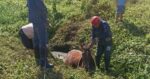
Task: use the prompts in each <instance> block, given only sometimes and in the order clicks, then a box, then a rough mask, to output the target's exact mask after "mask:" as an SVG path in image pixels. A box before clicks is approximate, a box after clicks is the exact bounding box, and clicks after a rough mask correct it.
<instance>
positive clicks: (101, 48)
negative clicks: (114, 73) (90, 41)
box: [95, 42, 112, 70]
mask: <svg viewBox="0 0 150 79" xmlns="http://www.w3.org/2000/svg"><path fill="white" fill-rule="evenodd" d="M111 47H112V44H111V43H106V44H104V43H100V42H99V43H98V46H97V53H96V57H95V58H96V59H95V60H96V65H97V67H98V68H100V66H99V65H100V60H101V56H102V54H103V53H104V59H105V69H106V70H108V68H109V64H110V56H111Z"/></svg>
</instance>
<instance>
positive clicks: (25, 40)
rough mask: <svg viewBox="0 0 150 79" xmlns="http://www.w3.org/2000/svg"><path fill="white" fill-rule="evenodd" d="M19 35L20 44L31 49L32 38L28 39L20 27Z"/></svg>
mask: <svg viewBox="0 0 150 79" xmlns="http://www.w3.org/2000/svg"><path fill="white" fill-rule="evenodd" d="M19 36H20V38H21V42H22V44H23V45H24V46H25V47H26V48H28V49H33V43H32V39H29V38H28V37H27V36H26V35H25V34H24V32H23V30H22V29H20V30H19Z"/></svg>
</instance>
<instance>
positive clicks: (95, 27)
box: [89, 16, 112, 71]
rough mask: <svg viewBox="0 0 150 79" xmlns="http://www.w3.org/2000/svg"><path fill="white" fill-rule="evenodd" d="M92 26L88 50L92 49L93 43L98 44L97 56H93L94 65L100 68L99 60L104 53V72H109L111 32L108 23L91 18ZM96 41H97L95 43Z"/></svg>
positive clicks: (96, 17)
mask: <svg viewBox="0 0 150 79" xmlns="http://www.w3.org/2000/svg"><path fill="white" fill-rule="evenodd" d="M91 24H92V38H91V42H90V44H89V48H92V47H93V45H94V43H95V42H98V46H97V54H96V56H95V60H96V65H97V67H98V68H100V59H101V56H102V54H103V53H104V59H105V70H106V71H108V70H109V64H110V56H111V48H112V32H111V30H110V27H109V25H108V23H107V22H106V21H104V20H102V19H100V17H98V16H93V17H92V18H91ZM96 39H97V41H96Z"/></svg>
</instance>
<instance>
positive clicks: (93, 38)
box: [88, 27, 96, 48]
mask: <svg viewBox="0 0 150 79" xmlns="http://www.w3.org/2000/svg"><path fill="white" fill-rule="evenodd" d="M94 32H95V30H94V27H92V33H91V41H90V43H89V45H88V48H92V47H93V45H94V44H95V37H96V35H95V33H94Z"/></svg>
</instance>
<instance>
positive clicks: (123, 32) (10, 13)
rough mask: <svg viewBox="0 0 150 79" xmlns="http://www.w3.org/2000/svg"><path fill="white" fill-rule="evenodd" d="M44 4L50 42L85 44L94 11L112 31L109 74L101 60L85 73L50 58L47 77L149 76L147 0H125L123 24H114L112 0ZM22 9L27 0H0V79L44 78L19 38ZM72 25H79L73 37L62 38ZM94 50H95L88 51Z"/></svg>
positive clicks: (149, 10) (49, 1)
mask: <svg viewBox="0 0 150 79" xmlns="http://www.w3.org/2000/svg"><path fill="white" fill-rule="evenodd" d="M91 1H92V0H91ZM100 1H102V0H100ZM45 3H46V6H47V8H48V12H49V20H50V23H51V25H52V27H51V29H50V32H49V33H50V39H49V40H50V43H49V45H50V46H51V44H52V43H51V41H52V42H53V43H57V44H58V45H59V43H64V42H71V43H73V44H71V45H72V46H71V49H72V48H78V46H79V43H78V42H79V40H80V39H82V38H83V37H84V39H85V41H86V42H88V41H89V39H90V38H89V33H90V29H91V27H90V23H89V17H90V16H92V15H95V14H96V13H98V14H99V15H101V17H102V18H104V19H105V20H107V21H108V23H109V24H110V26H111V29H112V32H113V53H112V58H111V59H112V60H111V69H112V72H111V73H109V74H108V73H105V72H104V71H103V66H104V63H103V62H102V63H101V69H100V70H99V69H97V70H96V72H95V74H94V75H92V76H90V75H89V74H88V73H87V72H85V70H84V69H82V68H78V69H72V68H71V67H68V66H66V65H64V64H63V63H62V61H59V60H54V59H53V58H51V56H49V61H50V62H52V63H54V65H55V68H54V69H52V70H47V71H46V74H45V78H46V79H150V61H149V60H150V23H149V22H150V8H149V7H150V6H149V4H150V0H130V2H129V3H128V4H127V6H126V11H125V15H124V16H125V17H124V22H122V23H118V24H116V23H115V21H114V20H115V18H114V15H115V6H114V3H113V1H111V2H108V0H103V1H102V2H99V3H98V4H95V5H92V4H91V3H90V2H88V1H87V0H45ZM93 4H94V3H93ZM91 5H92V6H91ZM27 10H28V9H27V7H26V0H19V1H18V0H0V79H44V76H43V72H42V71H40V69H39V67H37V66H36V64H35V61H34V54H33V51H32V50H27V49H25V48H24V47H23V45H22V43H21V41H20V38H19V36H18V30H19V29H20V28H21V26H23V25H25V24H27V23H28V18H27V12H28V11H27ZM73 27H75V28H78V29H77V30H75V32H76V33H75V35H74V37H71V38H70V39H69V40H66V39H65V37H66V36H67V35H68V34H69V33H71V32H70V31H71V29H69V28H73ZM60 39H61V40H60ZM95 51H96V49H95V48H94V49H93V52H92V53H93V54H94V53H95ZM49 53H50V52H49Z"/></svg>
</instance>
